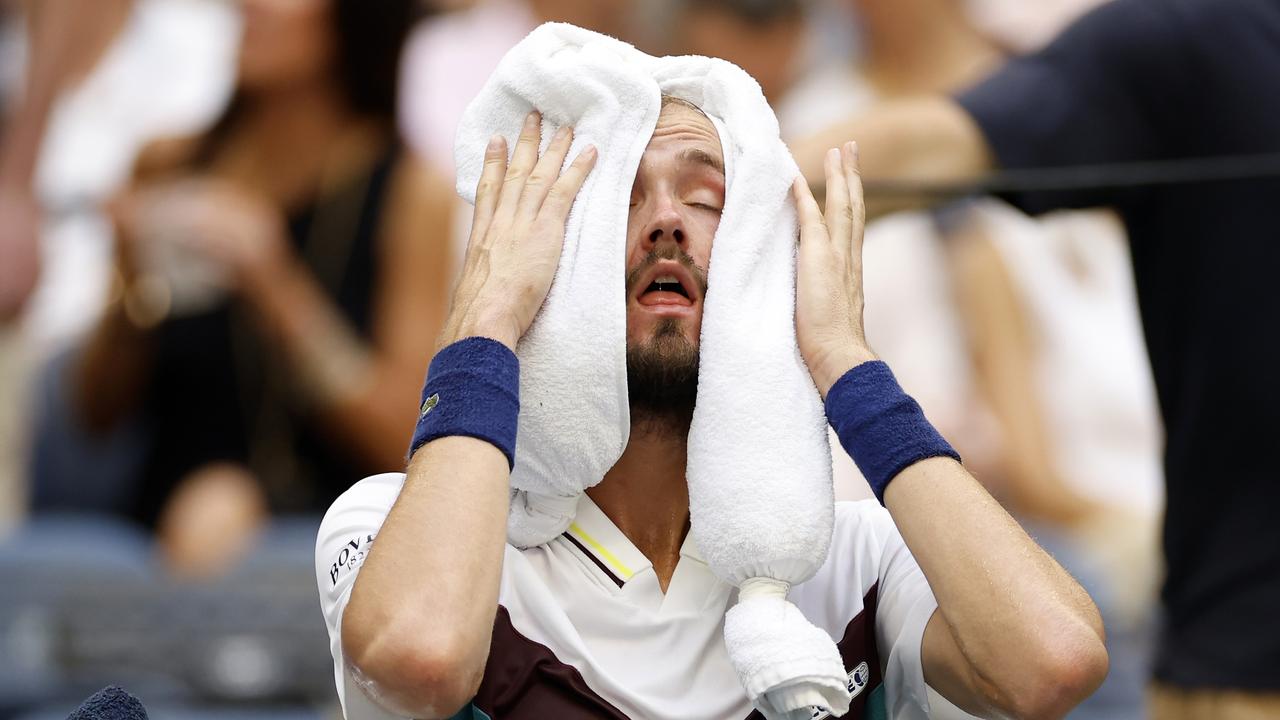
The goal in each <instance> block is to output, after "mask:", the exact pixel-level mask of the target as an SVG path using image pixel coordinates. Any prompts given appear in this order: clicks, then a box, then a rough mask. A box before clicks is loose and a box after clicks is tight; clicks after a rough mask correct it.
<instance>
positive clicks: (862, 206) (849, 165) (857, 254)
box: [840, 140, 867, 267]
mask: <svg viewBox="0 0 1280 720" xmlns="http://www.w3.org/2000/svg"><path fill="white" fill-rule="evenodd" d="M840 155H841V165H842V166H843V170H844V173H843V174H844V181H845V185H846V186H847V187H848V195H849V218H850V222H851V223H852V225H851V227H850V233H851V237H850V242H849V251H850V256H851V259H852V260H853V262H854V263H855V265H856V266H857V267H861V266H862V239H863V233H864V230H865V229H866V224H867V205H866V201H865V198H864V197H863V194H862V170H861V168H860V166H859V164H858V143H857V142H855V141H853V140H850V141H849V142H847V143H845V144H844V147H843V148H841V152H840Z"/></svg>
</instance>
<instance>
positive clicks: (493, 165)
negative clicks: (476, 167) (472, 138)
mask: <svg viewBox="0 0 1280 720" xmlns="http://www.w3.org/2000/svg"><path fill="white" fill-rule="evenodd" d="M506 172H507V139H506V138H504V137H502V136H501V135H494V136H493V137H492V138H490V139H489V146H488V147H486V148H485V151H484V168H483V169H482V170H481V171H480V180H479V181H477V182H476V208H475V212H474V213H473V214H472V216H471V235H472V237H484V234H485V231H486V230H488V229H489V223H490V222H492V221H493V212H494V209H495V208H497V206H498V196H499V194H500V193H501V192H502V177H503V176H504V175H506Z"/></svg>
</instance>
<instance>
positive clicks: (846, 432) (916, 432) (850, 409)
mask: <svg viewBox="0 0 1280 720" xmlns="http://www.w3.org/2000/svg"><path fill="white" fill-rule="evenodd" d="M826 409H827V420H828V421H829V422H830V423H831V427H832V428H834V429H835V431H836V435H838V436H840V444H841V445H843V446H844V449H845V451H846V452H848V453H849V456H850V457H852V458H853V462H854V463H856V464H857V466H858V469H859V470H861V471H862V476H863V477H865V478H866V479H867V483H868V484H869V485H871V490H872V491H873V492H874V493H875V494H876V499H878V500H879V501H880V502H881V504H883V503H884V490H885V488H886V487H887V486H888V485H889V481H890V480H892V479H893V478H894V477H896V476H897V474H898V473H900V472H902V471H903V470H905V469H906V468H907V467H908V466H910V465H912V464H914V463H916V462H918V461H920V460H924V459H925V458H931V457H950V458H955V460H956V461H959V460H960V454H959V453H957V452H956V451H955V448H953V447H951V445H950V444H949V443H948V442H947V441H946V440H944V439H943V437H942V435H940V434H938V431H937V430H935V429H934V428H933V425H930V424H929V420H928V419H927V418H925V416H924V411H923V410H921V409H920V404H919V403H917V402H916V401H915V400H913V399H912V398H911V396H910V395H908V394H906V393H905V392H903V390H902V387H901V386H900V385H898V381H897V380H896V379H895V378H894V377H893V371H891V370H890V369H889V366H888V365H886V364H884V363H883V362H880V361H878V360H877V361H874V362H865V363H862V364H861V365H857V366H855V367H854V368H853V369H852V370H850V371H849V372H847V373H845V374H844V375H841V376H840V379H839V380H837V381H836V383H835V384H834V385H832V386H831V389H830V390H829V391H827V403H826Z"/></svg>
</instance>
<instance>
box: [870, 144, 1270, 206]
mask: <svg viewBox="0 0 1280 720" xmlns="http://www.w3.org/2000/svg"><path fill="white" fill-rule="evenodd" d="M1270 178H1280V153H1267V154H1256V155H1226V156H1220V157H1202V158H1188V159H1179V160H1156V161H1147V162H1133V163H1109V164H1103V165H1072V166H1066V167H1054V168H1034V169H1026V170H999V171H996V172H993V173H990V174H987V175H983V176H981V177H978V178H973V179H970V180H953V181H943V182H934V181H927V180H926V181H921V180H874V179H868V180H866V181H865V183H864V184H865V186H866V192H867V194H868V195H893V196H904V195H905V196H913V197H921V196H924V197H938V198H959V197H968V196H973V195H994V194H1004V193H1022V192H1055V191H1057V192H1062V191H1071V190H1094V189H1124V188H1136V187H1152V186H1161V185H1182V184H1187V183H1203V182H1222V181H1227V180H1259V179H1270Z"/></svg>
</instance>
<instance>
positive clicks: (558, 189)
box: [538, 145, 599, 227]
mask: <svg viewBox="0 0 1280 720" xmlns="http://www.w3.org/2000/svg"><path fill="white" fill-rule="evenodd" d="M598 154H599V153H598V152H597V151H596V148H595V146H594V145H588V146H587V147H586V148H584V149H583V150H582V152H580V153H578V157H576V158H574V161H573V164H572V165H570V166H569V167H568V168H566V169H565V171H564V172H563V173H562V174H561V175H560V179H559V180H556V182H555V184H554V185H552V186H551V189H550V190H549V191H548V192H547V198H546V200H545V201H544V202H543V203H542V209H541V212H539V213H538V217H539V219H542V220H545V221H547V222H554V223H558V224H559V225H560V226H562V227H563V226H564V222H565V220H566V219H567V218H568V217H569V209H570V208H572V207H573V200H574V198H576V197H577V196H578V191H579V190H581V189H582V184H583V183H584V182H586V181H587V176H588V175H590V174H591V169H592V168H594V167H595V166H596V157H597V155H598Z"/></svg>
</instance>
